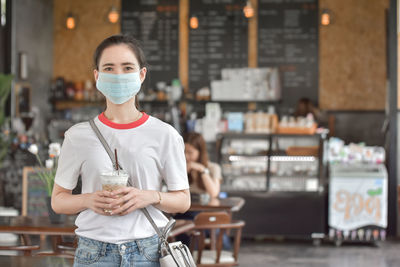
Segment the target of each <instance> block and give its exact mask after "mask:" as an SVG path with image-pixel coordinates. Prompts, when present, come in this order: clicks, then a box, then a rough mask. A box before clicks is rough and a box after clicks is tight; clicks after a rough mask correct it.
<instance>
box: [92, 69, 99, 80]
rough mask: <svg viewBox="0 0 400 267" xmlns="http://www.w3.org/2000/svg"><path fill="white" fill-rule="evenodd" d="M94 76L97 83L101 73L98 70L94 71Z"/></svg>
mask: <svg viewBox="0 0 400 267" xmlns="http://www.w3.org/2000/svg"><path fill="white" fill-rule="evenodd" d="M93 75H94V79H95V81H96V82H97V79H98V78H99V71H98V70H96V69H95V70H93Z"/></svg>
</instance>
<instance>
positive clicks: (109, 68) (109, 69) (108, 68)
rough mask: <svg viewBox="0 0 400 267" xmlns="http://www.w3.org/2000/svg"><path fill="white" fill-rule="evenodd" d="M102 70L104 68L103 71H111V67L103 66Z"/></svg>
mask: <svg viewBox="0 0 400 267" xmlns="http://www.w3.org/2000/svg"><path fill="white" fill-rule="evenodd" d="M104 70H105V71H112V68H111V67H107V68H105V69H104Z"/></svg>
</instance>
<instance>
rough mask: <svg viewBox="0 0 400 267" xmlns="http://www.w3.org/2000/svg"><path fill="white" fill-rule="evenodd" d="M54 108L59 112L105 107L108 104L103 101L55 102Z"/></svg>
mask: <svg viewBox="0 0 400 267" xmlns="http://www.w3.org/2000/svg"><path fill="white" fill-rule="evenodd" d="M53 103H54V107H55V108H56V109H57V110H65V109H73V108H82V107H104V106H105V104H106V102H105V101H104V100H101V101H84V100H82V101H76V100H54V101H53Z"/></svg>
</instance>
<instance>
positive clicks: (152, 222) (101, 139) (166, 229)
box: [89, 119, 175, 243]
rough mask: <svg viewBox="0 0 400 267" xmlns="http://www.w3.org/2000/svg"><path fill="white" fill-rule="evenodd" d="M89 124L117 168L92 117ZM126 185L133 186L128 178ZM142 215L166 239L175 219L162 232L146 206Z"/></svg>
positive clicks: (111, 153) (142, 209) (115, 167)
mask: <svg viewBox="0 0 400 267" xmlns="http://www.w3.org/2000/svg"><path fill="white" fill-rule="evenodd" d="M89 123H90V126H91V127H92V129H93V131H94V132H95V134H96V135H97V137H98V138H99V140H100V142H101V144H102V145H103V147H104V149H105V150H106V151H107V154H108V156H109V157H110V159H111V161H112V164H113V166H114V169H115V170H117V164H116V160H115V155H114V154H113V152H112V150H111V148H110V146H109V145H108V143H107V141H106V139H105V138H104V137H103V135H102V134H101V132H100V130H99V128H98V127H97V125H96V123H95V122H94V119H91V120H90V121H89ZM118 166H119V168H120V169H121V170H122V167H121V164H120V163H118ZM128 186H133V185H132V183H131V181H130V179H128ZM140 210H141V211H142V212H143V213H144V215H145V216H146V218H147V220H148V221H149V222H150V224H151V225H152V226H153V228H154V230H156V233H157V235H158V236H159V238H160V239H161V241H162V243H164V242H166V241H167V239H166V238H167V236H168V233H169V232H170V231H171V229H172V228H173V227H174V225H175V220H174V219H170V220H169V222H168V223H167V225H166V226H165V227H164V230H163V232H161V231H160V229H159V228H158V227H157V225H156V223H155V222H154V220H153V218H151V216H150V213H149V211H148V210H147V209H146V208H141V209H140Z"/></svg>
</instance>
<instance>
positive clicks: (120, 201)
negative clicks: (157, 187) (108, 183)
mask: <svg viewBox="0 0 400 267" xmlns="http://www.w3.org/2000/svg"><path fill="white" fill-rule="evenodd" d="M111 194H112V195H113V196H114V197H116V198H117V199H115V200H114V201H113V202H112V203H111V204H110V205H111V207H112V213H111V214H112V215H121V216H122V215H126V214H128V213H130V212H132V211H134V210H137V209H141V208H144V207H147V206H149V205H153V204H157V203H158V202H159V196H158V193H157V191H154V190H140V189H137V188H134V187H123V188H120V189H117V190H115V191H112V192H111ZM118 195H122V196H121V197H118Z"/></svg>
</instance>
